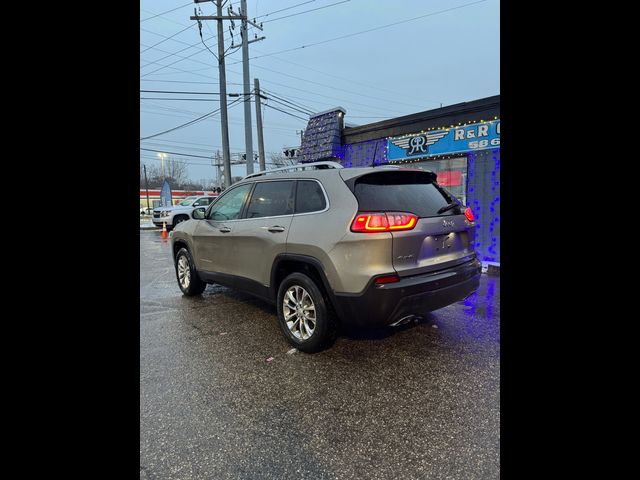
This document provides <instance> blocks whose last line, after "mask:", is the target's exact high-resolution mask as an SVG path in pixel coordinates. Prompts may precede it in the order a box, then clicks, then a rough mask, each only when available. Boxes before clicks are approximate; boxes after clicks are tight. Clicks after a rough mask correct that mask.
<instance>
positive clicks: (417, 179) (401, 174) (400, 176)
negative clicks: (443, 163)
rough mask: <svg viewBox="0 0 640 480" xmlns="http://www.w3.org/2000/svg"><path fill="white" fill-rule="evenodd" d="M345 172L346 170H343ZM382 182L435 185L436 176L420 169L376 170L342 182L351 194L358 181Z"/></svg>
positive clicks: (429, 171)
mask: <svg viewBox="0 0 640 480" xmlns="http://www.w3.org/2000/svg"><path fill="white" fill-rule="evenodd" d="M345 170H347V169H345ZM365 178H366V179H367V180H373V181H379V182H381V183H382V182H384V181H385V180H388V181H389V183H392V182H402V183H405V182H406V183H435V182H436V180H437V178H438V176H437V175H436V174H435V173H434V172H432V171H431V170H422V169H420V168H397V169H393V170H391V169H387V168H377V169H375V170H369V171H368V172H364V173H362V174H361V175H356V176H354V177H351V178H349V179H347V180H345V181H344V183H345V184H346V185H347V187H348V188H349V190H351V193H354V191H355V186H356V183H357V182H358V181H362V180H363V179H365Z"/></svg>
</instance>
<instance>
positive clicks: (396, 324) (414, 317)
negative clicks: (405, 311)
mask: <svg viewBox="0 0 640 480" xmlns="http://www.w3.org/2000/svg"><path fill="white" fill-rule="evenodd" d="M421 319H422V317H420V316H418V315H413V314H411V315H407V316H406V317H402V318H401V319H400V320H397V321H395V322H393V323H392V324H390V325H389V326H390V327H399V326H400V325H405V324H407V323H409V322H410V321H411V320H415V322H416V323H418V321H420V320H421Z"/></svg>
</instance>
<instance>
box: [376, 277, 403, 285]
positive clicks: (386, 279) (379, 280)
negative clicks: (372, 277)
mask: <svg viewBox="0 0 640 480" xmlns="http://www.w3.org/2000/svg"><path fill="white" fill-rule="evenodd" d="M399 281H400V277H399V276H398V275H385V276H384V277H378V278H376V281H375V284H376V285H384V284H386V283H396V282H399Z"/></svg>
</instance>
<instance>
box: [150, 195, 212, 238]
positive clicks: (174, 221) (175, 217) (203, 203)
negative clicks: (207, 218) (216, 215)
mask: <svg viewBox="0 0 640 480" xmlns="http://www.w3.org/2000/svg"><path fill="white" fill-rule="evenodd" d="M216 198H217V197H214V196H209V195H204V196H193V197H187V198H185V199H184V200H183V201H181V202H180V203H179V204H178V205H174V206H172V207H157V208H154V209H153V217H152V219H151V220H152V221H153V224H154V225H155V226H157V227H162V225H163V223H165V224H166V225H167V230H172V229H173V228H174V227H175V226H176V225H178V224H179V223H180V222H184V221H185V220H189V219H190V218H191V212H192V211H193V209H194V208H196V207H207V206H209V205H210V204H211V202H213V201H214V200H215V199H216Z"/></svg>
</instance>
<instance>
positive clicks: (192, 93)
mask: <svg viewBox="0 0 640 480" xmlns="http://www.w3.org/2000/svg"><path fill="white" fill-rule="evenodd" d="M216 85H217V84H216ZM140 93H184V94H189V95H220V93H218V92H184V91H182V92H181V91H171V90H140Z"/></svg>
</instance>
